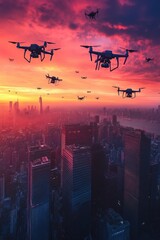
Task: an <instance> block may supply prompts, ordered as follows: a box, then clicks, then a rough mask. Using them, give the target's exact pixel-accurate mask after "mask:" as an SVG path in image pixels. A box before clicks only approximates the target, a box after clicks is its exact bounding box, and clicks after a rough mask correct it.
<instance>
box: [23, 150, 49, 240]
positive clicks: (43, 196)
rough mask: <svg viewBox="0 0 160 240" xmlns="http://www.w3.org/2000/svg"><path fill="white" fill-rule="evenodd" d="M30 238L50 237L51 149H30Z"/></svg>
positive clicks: (33, 239)
mask: <svg viewBox="0 0 160 240" xmlns="http://www.w3.org/2000/svg"><path fill="white" fill-rule="evenodd" d="M28 161H29V168H28V223H27V225H28V231H27V232H28V238H27V239H28V240H36V239H38V240H44V239H46V240H48V239H49V187H50V149H49V148H48V147H46V146H39V147H30V148H29V150H28Z"/></svg>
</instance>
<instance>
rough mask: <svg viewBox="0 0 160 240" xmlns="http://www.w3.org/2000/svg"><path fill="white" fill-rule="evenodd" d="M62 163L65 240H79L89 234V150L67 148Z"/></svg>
mask: <svg viewBox="0 0 160 240" xmlns="http://www.w3.org/2000/svg"><path fill="white" fill-rule="evenodd" d="M63 161H64V164H63V178H62V179H63V185H62V187H63V188H62V189H63V190H62V191H63V202H64V221H65V230H66V239H67V240H68V239H69V240H71V239H72V240H75V239H76V240H81V239H84V237H86V236H87V235H89V232H90V220H91V219H90V216H91V212H90V211H91V153H90V148H89V147H84V146H83V147H80V146H75V145H70V146H67V147H66V148H65V150H64V154H63Z"/></svg>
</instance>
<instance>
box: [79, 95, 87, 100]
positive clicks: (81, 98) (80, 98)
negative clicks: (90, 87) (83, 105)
mask: <svg viewBox="0 0 160 240" xmlns="http://www.w3.org/2000/svg"><path fill="white" fill-rule="evenodd" d="M77 98H78V100H83V99H84V98H85V96H83V97H80V96H77Z"/></svg>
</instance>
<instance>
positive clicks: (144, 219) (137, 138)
mask: <svg viewBox="0 0 160 240" xmlns="http://www.w3.org/2000/svg"><path fill="white" fill-rule="evenodd" d="M124 161H125V162H124V205H123V206H124V211H123V212H124V218H126V219H127V220H128V221H129V222H130V225H131V239H134V240H135V239H140V236H141V235H143V233H144V232H145V230H146V226H147V223H148V193H149V179H148V176H149V161H150V138H148V137H147V136H146V135H145V133H144V132H143V131H141V130H128V131H126V132H125V134H124Z"/></svg>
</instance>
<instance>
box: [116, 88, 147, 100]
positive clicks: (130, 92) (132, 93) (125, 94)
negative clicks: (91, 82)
mask: <svg viewBox="0 0 160 240" xmlns="http://www.w3.org/2000/svg"><path fill="white" fill-rule="evenodd" d="M113 87H114V88H117V92H118V95H119V93H120V92H122V98H135V97H136V93H137V92H141V90H142V89H144V88H139V90H132V89H131V88H127V89H126V90H122V89H120V87H117V86H113Z"/></svg>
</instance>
